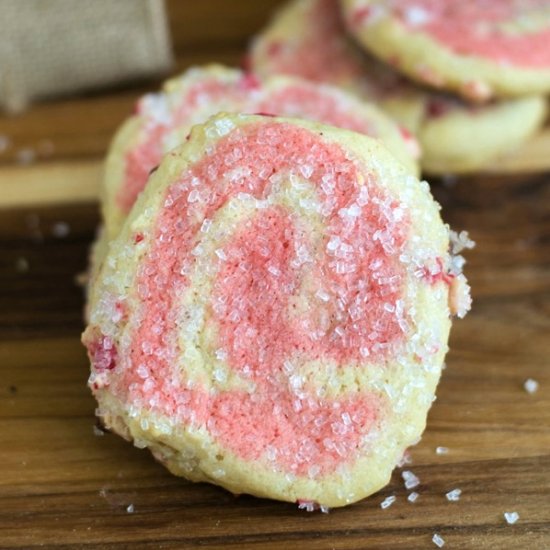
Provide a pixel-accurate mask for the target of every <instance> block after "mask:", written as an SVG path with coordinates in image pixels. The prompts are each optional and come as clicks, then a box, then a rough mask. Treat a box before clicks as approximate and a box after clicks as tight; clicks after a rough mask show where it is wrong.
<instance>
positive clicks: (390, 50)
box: [341, 0, 550, 101]
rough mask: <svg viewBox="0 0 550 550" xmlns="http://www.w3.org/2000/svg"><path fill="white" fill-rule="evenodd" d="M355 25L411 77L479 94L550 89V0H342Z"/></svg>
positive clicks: (367, 42) (482, 97)
mask: <svg viewBox="0 0 550 550" xmlns="http://www.w3.org/2000/svg"><path fill="white" fill-rule="evenodd" d="M341 4H342V7H343V9H344V13H345V15H346V21H347V22H348V28H349V30H350V32H352V33H353V35H354V36H355V37H356V38H357V40H358V41H359V42H360V43H361V44H362V45H364V46H365V47H366V48H367V49H368V50H369V51H371V52H372V53H374V54H375V55H376V56H378V57H379V58H381V59H384V60H386V61H389V62H392V63H393V64H394V65H396V66H398V67H399V70H400V71H402V72H404V73H406V74H407V75H409V76H410V77H411V78H413V79H415V80H417V81H419V82H421V83H422V84H426V85H429V86H433V87H436V88H439V89H445V90H451V91H454V92H456V93H458V94H460V95H462V96H463V97H465V98H467V99H470V100H474V101H486V100H487V99H489V98H491V97H516V96H523V95H528V94H548V93H550V5H549V4H548V1H547V0H460V1H458V2H457V1H453V0H341Z"/></svg>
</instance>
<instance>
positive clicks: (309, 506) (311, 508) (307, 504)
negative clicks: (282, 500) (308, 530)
mask: <svg viewBox="0 0 550 550" xmlns="http://www.w3.org/2000/svg"><path fill="white" fill-rule="evenodd" d="M316 509H317V503H315V502H313V501H312V500H299V501H298V510H305V511H306V512H315V510H316Z"/></svg>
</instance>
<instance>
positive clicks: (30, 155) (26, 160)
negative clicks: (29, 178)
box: [15, 147, 36, 165]
mask: <svg viewBox="0 0 550 550" xmlns="http://www.w3.org/2000/svg"><path fill="white" fill-rule="evenodd" d="M15 158H16V160H17V164H22V165H27V164H32V163H33V162H34V159H35V158H36V153H35V152H34V151H33V150H32V149H30V148H29V147H25V148H24V149H19V151H17V154H16V155H15Z"/></svg>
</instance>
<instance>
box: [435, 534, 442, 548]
mask: <svg viewBox="0 0 550 550" xmlns="http://www.w3.org/2000/svg"><path fill="white" fill-rule="evenodd" d="M432 542H433V543H434V544H435V545H436V546H437V547H438V548H443V546H445V541H444V540H443V537H441V535H438V534H437V533H434V536H433V537H432Z"/></svg>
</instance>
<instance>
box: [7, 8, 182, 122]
mask: <svg viewBox="0 0 550 550" xmlns="http://www.w3.org/2000/svg"><path fill="white" fill-rule="evenodd" d="M0 22H1V23H2V30H1V32H0V108H3V109H6V110H8V111H11V112H14V111H20V110H22V109H23V108H24V107H25V106H26V105H27V104H28V103H29V102H30V101H33V100H35V99H38V98H43V97H52V96H56V95H61V94H68V93H70V92H74V91H77V90H85V89H94V88H100V87H102V86H106V85H112V84H118V83H121V82H124V81H130V80H134V79H137V78H141V77H144V76H148V75H152V74H157V73H158V74H161V73H164V72H166V71H167V70H168V69H169V68H170V66H171V64H172V53H171V45H170V37H169V33H168V28H167V20H166V12H165V6H164V1H163V0H0Z"/></svg>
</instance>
